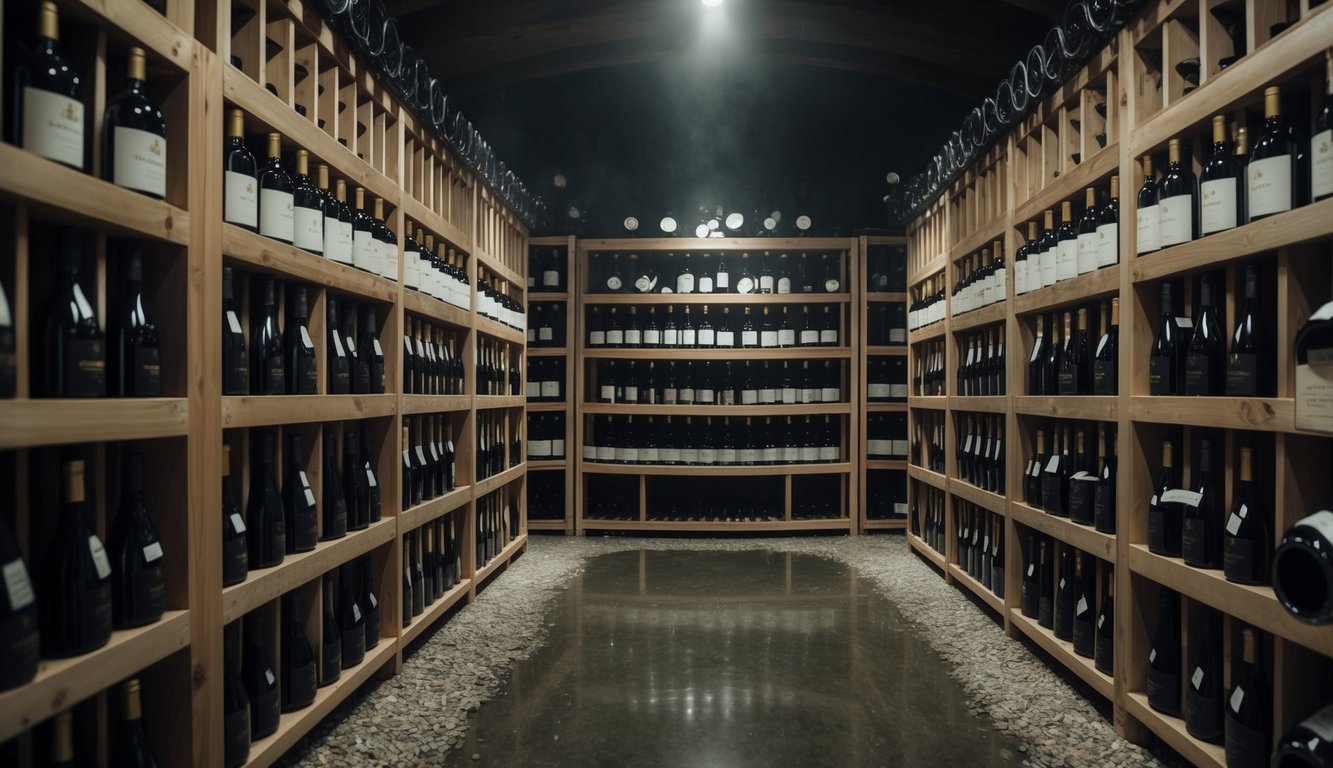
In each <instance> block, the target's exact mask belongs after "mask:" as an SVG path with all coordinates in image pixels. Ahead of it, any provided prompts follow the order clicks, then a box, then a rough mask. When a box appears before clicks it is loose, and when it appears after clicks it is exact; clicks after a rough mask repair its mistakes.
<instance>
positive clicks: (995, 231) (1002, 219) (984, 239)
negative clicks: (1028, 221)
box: [950, 216, 1009, 258]
mask: <svg viewBox="0 0 1333 768" xmlns="http://www.w3.org/2000/svg"><path fill="white" fill-rule="evenodd" d="M1008 226H1009V218H1008V216H997V217H996V218H995V220H994V221H989V222H987V223H985V224H983V225H981V226H980V227H978V228H977V230H976V231H975V232H973V233H971V234H969V235H965V236H964V237H963V238H962V239H961V240H959V241H958V243H957V244H956V245H954V246H953V247H952V248H951V249H950V252H951V255H953V256H954V257H955V258H962V257H964V256H968V255H970V254H973V253H976V252H977V251H979V250H981V249H982V248H985V247H986V246H988V245H990V244H991V243H993V242H995V241H996V240H1003V239H1004V235H1005V230H1006V229H1008Z"/></svg>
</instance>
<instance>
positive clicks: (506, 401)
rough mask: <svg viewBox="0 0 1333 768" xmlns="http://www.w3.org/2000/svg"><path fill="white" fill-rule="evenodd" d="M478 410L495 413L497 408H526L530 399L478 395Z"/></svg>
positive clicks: (513, 396) (516, 396)
mask: <svg viewBox="0 0 1333 768" xmlns="http://www.w3.org/2000/svg"><path fill="white" fill-rule="evenodd" d="M476 400H477V410H479V411H493V410H495V409H497V408H525V407H527V405H528V398H527V397H526V396H524V395H477V399H476Z"/></svg>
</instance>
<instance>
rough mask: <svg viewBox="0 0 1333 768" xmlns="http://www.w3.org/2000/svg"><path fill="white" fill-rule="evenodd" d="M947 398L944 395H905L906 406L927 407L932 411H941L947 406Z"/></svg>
mask: <svg viewBox="0 0 1333 768" xmlns="http://www.w3.org/2000/svg"><path fill="white" fill-rule="evenodd" d="M948 404H949V398H947V397H945V396H944V395H924V396H923V395H909V396H908V397H907V407H908V408H928V409H930V410H933V411H942V410H944V409H945V408H946V407H948Z"/></svg>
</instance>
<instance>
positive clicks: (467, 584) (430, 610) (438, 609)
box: [398, 579, 472, 650]
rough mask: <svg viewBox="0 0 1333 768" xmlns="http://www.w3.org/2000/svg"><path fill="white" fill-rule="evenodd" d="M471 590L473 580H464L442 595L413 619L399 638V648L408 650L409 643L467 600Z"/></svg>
mask: <svg viewBox="0 0 1333 768" xmlns="http://www.w3.org/2000/svg"><path fill="white" fill-rule="evenodd" d="M471 588H472V579H463V580H462V581H460V582H458V583H457V584H455V585H454V586H452V587H450V588H449V591H447V592H445V593H444V594H443V595H440V599H439V600H436V601H435V602H433V603H431V604H430V605H428V606H426V609H425V610H424V611H422V612H421V615H420V616H418V617H416V618H415V619H412V623H410V624H408V625H407V626H406V627H403V635H402V637H400V638H398V644H399V646H400V647H402V648H403V650H406V649H407V646H408V644H409V643H411V642H413V641H414V640H416V639H417V638H418V637H420V636H421V633H422V632H425V631H426V630H427V629H429V628H430V627H431V625H433V624H435V622H437V621H438V620H439V618H440V617H441V616H443V615H444V614H445V613H447V612H448V611H449V609H450V608H452V607H454V606H455V605H457V604H458V601H459V600H463V599H465V598H466V597H467V593H468V590H470V589H471Z"/></svg>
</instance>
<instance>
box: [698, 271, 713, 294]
mask: <svg viewBox="0 0 1333 768" xmlns="http://www.w3.org/2000/svg"><path fill="white" fill-rule="evenodd" d="M712 292H713V278H711V277H709V276H708V275H704V276H702V277H700V278H699V293H712Z"/></svg>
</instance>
